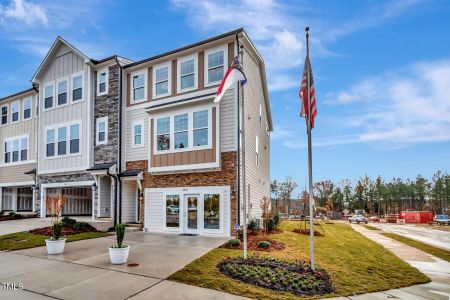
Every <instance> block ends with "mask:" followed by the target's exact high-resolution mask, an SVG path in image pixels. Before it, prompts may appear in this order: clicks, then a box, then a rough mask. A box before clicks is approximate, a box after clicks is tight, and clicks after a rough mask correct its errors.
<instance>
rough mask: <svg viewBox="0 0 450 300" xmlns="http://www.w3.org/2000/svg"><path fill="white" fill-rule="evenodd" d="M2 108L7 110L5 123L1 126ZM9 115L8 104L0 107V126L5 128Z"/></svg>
mask: <svg viewBox="0 0 450 300" xmlns="http://www.w3.org/2000/svg"><path fill="white" fill-rule="evenodd" d="M3 107H6V109H7V111H6V123H5V124H2V122H1V118H2V116H3V115H2V110H3ZM9 113H10V109H9V104H5V105H2V106H0V126H7V125H8V124H9Z"/></svg>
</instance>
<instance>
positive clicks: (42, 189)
mask: <svg viewBox="0 0 450 300" xmlns="http://www.w3.org/2000/svg"><path fill="white" fill-rule="evenodd" d="M46 195H47V188H45V187H42V186H41V212H40V217H41V219H45V217H46V216H47V213H46V210H47V208H46V207H45V196H46Z"/></svg>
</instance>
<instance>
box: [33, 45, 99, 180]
mask: <svg viewBox="0 0 450 300" xmlns="http://www.w3.org/2000/svg"><path fill="white" fill-rule="evenodd" d="M58 54H59V56H58ZM77 72H83V101H80V102H76V103H71V88H72V82H71V78H70V75H72V74H74V73H77ZM91 73H92V71H91V69H90V67H89V66H87V65H86V64H85V63H84V61H83V59H82V58H81V57H79V56H77V55H76V54H75V53H74V52H72V51H70V49H69V48H67V47H66V46H62V47H61V49H59V50H58V52H57V55H56V56H55V57H54V58H53V61H52V62H51V63H49V64H48V67H47V70H46V71H45V72H44V75H43V76H42V78H40V82H41V86H42V88H41V89H40V130H39V141H40V143H39V172H51V171H55V172H58V171H63V170H65V171H71V170H74V169H82V168H85V169H86V168H87V167H89V164H90V158H91V156H92V153H91V152H92V147H91V146H90V141H91V138H92V136H93V126H92V125H91V112H92V107H91V104H90V102H91V101H90V99H91V96H92V91H93V87H92V84H91V82H92V76H91ZM67 76H69V78H68V80H69V87H68V91H69V99H68V103H69V104H68V105H66V106H62V107H56V108H53V109H50V110H47V111H46V110H44V95H43V92H44V85H45V84H46V83H48V82H50V81H53V82H54V84H55V87H56V85H57V83H56V80H58V79H60V78H63V77H67ZM55 92H56V90H55ZM56 98H57V96H56V95H55V99H54V105H55V104H56V100H57V99H56ZM73 122H79V123H80V124H81V127H80V155H75V156H68V157H61V158H51V159H46V157H45V152H46V151H45V150H46V143H45V141H46V140H45V139H46V128H47V127H49V126H54V125H57V124H67V123H73ZM68 146H69V145H68ZM67 149H69V148H67Z"/></svg>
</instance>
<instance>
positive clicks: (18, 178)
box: [0, 163, 36, 184]
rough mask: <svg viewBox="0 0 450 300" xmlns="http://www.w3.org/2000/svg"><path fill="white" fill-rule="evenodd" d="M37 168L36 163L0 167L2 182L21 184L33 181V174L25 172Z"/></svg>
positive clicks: (0, 181) (0, 179) (0, 180)
mask: <svg viewBox="0 0 450 300" xmlns="http://www.w3.org/2000/svg"><path fill="white" fill-rule="evenodd" d="M34 168H36V164H34V163H33V164H20V165H12V166H9V167H1V168H0V184H2V183H11V184H19V183H20V182H29V181H33V176H32V175H25V174H24V173H25V172H28V171H30V170H33V169H34Z"/></svg>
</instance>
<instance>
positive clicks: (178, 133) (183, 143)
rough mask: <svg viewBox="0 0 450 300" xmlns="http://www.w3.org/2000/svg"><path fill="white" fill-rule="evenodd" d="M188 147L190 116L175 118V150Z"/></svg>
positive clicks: (184, 115)
mask: <svg viewBox="0 0 450 300" xmlns="http://www.w3.org/2000/svg"><path fill="white" fill-rule="evenodd" d="M188 146H189V136H188V114H183V115H178V116H175V149H178V148H180V149H181V148H187V147H188Z"/></svg>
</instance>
